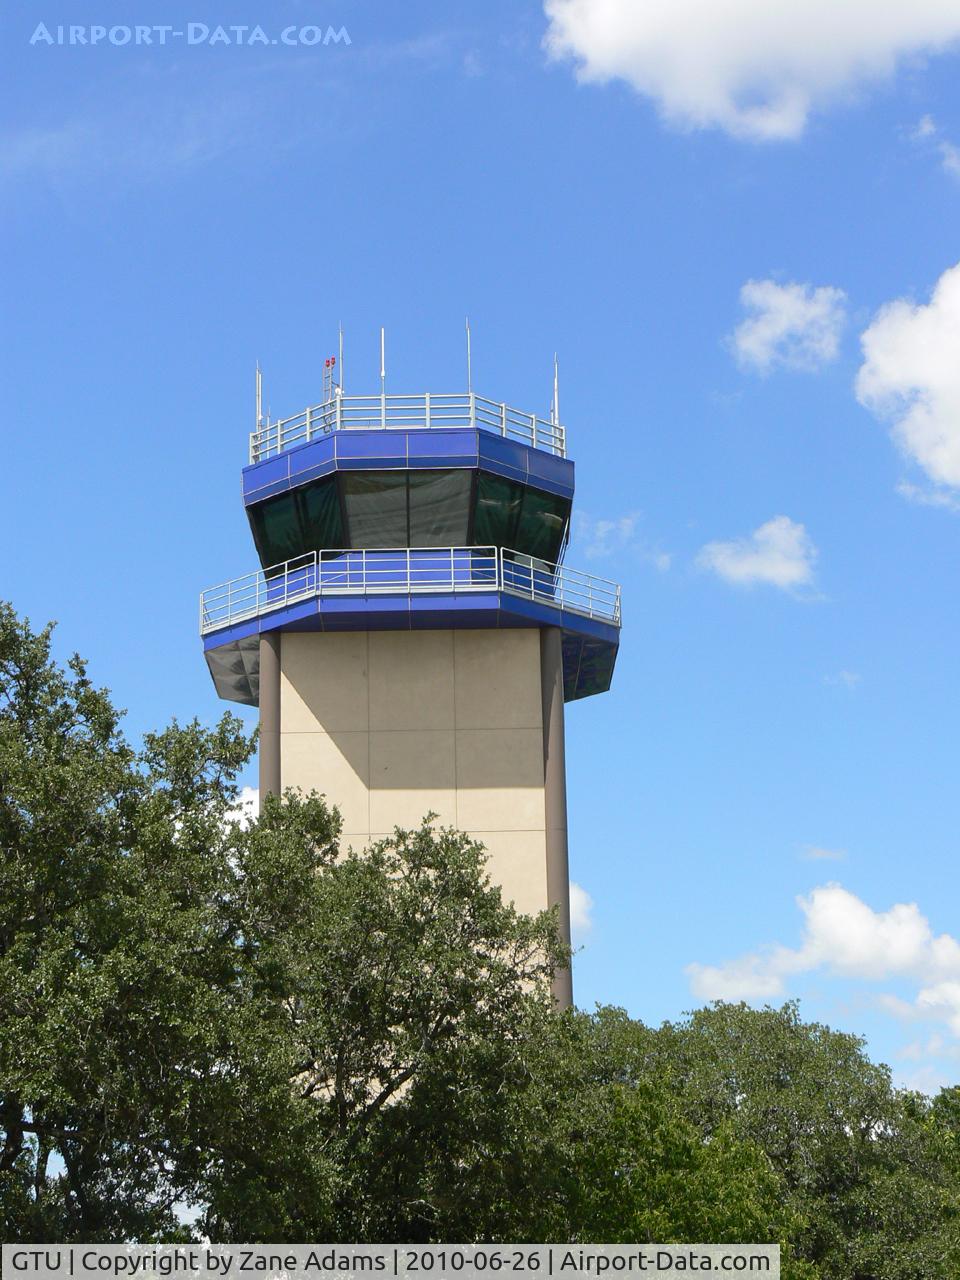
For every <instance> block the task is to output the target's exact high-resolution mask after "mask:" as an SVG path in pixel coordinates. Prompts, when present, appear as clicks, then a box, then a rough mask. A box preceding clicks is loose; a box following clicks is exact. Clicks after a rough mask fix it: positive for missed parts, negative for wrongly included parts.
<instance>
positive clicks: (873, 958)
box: [686, 884, 960, 1036]
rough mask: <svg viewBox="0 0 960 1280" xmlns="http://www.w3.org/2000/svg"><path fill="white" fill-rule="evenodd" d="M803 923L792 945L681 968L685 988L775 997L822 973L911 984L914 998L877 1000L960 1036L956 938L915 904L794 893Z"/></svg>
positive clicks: (724, 995) (831, 888) (827, 892)
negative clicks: (877, 904)
mask: <svg viewBox="0 0 960 1280" xmlns="http://www.w3.org/2000/svg"><path fill="white" fill-rule="evenodd" d="M797 905H798V907H799V908H800V910H801V911H802V913H803V917H804V927H803V937H802V941H801V945H800V946H799V947H798V948H790V947H783V946H772V947H768V948H766V949H763V950H760V951H756V952H752V953H748V954H747V955H743V956H739V957H738V958H737V959H735V960H732V961H730V962H729V963H727V964H724V965H702V964H691V965H689V966H688V967H687V970H686V972H687V975H688V977H689V979H690V986H691V990H692V991H693V993H694V995H695V996H697V997H698V998H699V999H702V1000H759V999H771V998H777V997H781V996H783V995H784V994H785V993H786V990H787V984H788V980H789V979H790V978H792V977H795V976H796V975H798V974H803V973H812V972H821V973H825V974H827V975H829V976H833V977H841V978H853V979H859V980H861V981H866V982H882V981H889V980H892V979H898V980H908V981H912V982H913V983H914V984H916V986H917V993H916V996H915V998H914V1000H913V1001H909V1000H904V999H903V998H902V997H900V996H898V995H893V994H890V993H883V994H882V995H880V996H879V998H878V1000H877V1003H878V1004H879V1005H880V1007H882V1008H884V1009H885V1010H886V1011H887V1012H888V1013H890V1014H892V1015H894V1016H895V1017H899V1018H905V1019H911V1018H917V1017H932V1018H935V1019H937V1020H939V1021H941V1022H943V1023H945V1024H946V1025H947V1026H948V1027H949V1028H950V1030H951V1031H953V1033H954V1034H955V1035H956V1036H960V942H958V941H957V939H956V938H954V937H952V936H951V935H950V934H946V933H942V934H939V935H935V934H934V933H933V930H932V929H931V927H930V922H929V921H928V920H927V918H926V916H924V915H923V914H922V913H921V911H920V908H919V907H918V906H917V904H916V903H913V902H910V903H902V902H901V903H896V904H895V905H894V906H892V907H890V908H889V910H887V911H874V910H873V908H872V907H870V906H868V905H867V903H865V902H863V901H862V899H860V898H858V897H857V896H856V895H855V894H853V893H850V892H849V891H848V890H847V889H844V888H843V886H842V885H839V884H826V885H822V886H820V887H819V888H817V889H814V890H813V892H812V893H810V894H809V895H807V896H805V897H799V898H797Z"/></svg>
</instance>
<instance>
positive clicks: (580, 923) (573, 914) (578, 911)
mask: <svg viewBox="0 0 960 1280" xmlns="http://www.w3.org/2000/svg"><path fill="white" fill-rule="evenodd" d="M592 911H593V899H592V898H591V897H590V895H589V893H587V891H586V889H584V888H583V886H582V885H579V884H577V882H576V881H575V880H571V881H570V932H571V933H572V934H573V935H574V937H576V936H577V934H580V935H583V934H585V933H589V932H590V930H591V929H592V928H593V916H592V915H591V912H592Z"/></svg>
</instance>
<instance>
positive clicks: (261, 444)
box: [250, 391, 567, 464]
mask: <svg viewBox="0 0 960 1280" xmlns="http://www.w3.org/2000/svg"><path fill="white" fill-rule="evenodd" d="M433 428H437V429H439V430H456V429H457V428H461V429H463V428H465V429H467V430H471V431H476V430H481V431H488V432H491V433H492V434H494V435H499V436H502V437H503V438H504V439H507V440H514V441H517V442H518V443H519V444H524V445H527V446H528V447H529V448H532V449H540V450H543V451H544V452H545V453H550V454H553V456H554V457H556V458H565V457H566V456H567V444H566V430H565V428H564V427H563V425H562V424H561V423H560V422H559V421H554V420H553V419H546V418H540V417H538V416H537V415H536V414H535V413H523V412H521V411H520V410H519V409H512V408H511V407H510V406H509V405H508V404H505V403H503V402H502V401H497V400H488V399H486V398H485V397H484V396H479V395H477V394H476V392H475V391H466V392H461V393H459V394H454V395H440V394H437V393H434V392H429V391H428V392H425V393H424V394H422V395H408V396H395V395H389V396H388V395H385V394H381V395H373V396H345V395H341V394H339V392H336V393H335V394H333V395H332V396H331V397H330V398H329V399H327V400H326V401H324V403H323V404H318V405H312V406H309V407H308V408H306V409H304V410H303V411H302V412H301V413H297V414H294V415H293V417H290V418H280V419H279V420H277V421H276V422H265V423H263V424H262V425H261V426H259V427H258V429H257V430H256V431H253V432H251V434H250V462H251V464H256V463H258V462H263V461H265V460H266V459H267V458H275V457H276V456H277V455H278V454H279V453H282V452H283V451H284V450H285V449H292V448H294V447H295V446H296V445H301V444H307V443H309V442H310V441H311V440H316V439H318V438H320V437H323V436H330V435H332V434H333V433H334V432H338V431H429V430H431V429H433Z"/></svg>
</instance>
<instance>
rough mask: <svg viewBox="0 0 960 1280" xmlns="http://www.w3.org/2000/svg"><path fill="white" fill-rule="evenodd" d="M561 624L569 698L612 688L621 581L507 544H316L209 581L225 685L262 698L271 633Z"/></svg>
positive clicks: (207, 635)
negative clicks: (262, 642) (338, 547)
mask: <svg viewBox="0 0 960 1280" xmlns="http://www.w3.org/2000/svg"><path fill="white" fill-rule="evenodd" d="M542 626H552V627H559V628H561V630H562V631H563V657H564V663H563V665H564V693H565V697H566V699H567V701H572V700H573V699H576V698H583V697H587V696H588V695H590V694H593V693H601V692H603V691H604V690H605V689H607V688H609V686H610V680H611V677H612V675H613V666H614V662H615V661H616V654H617V647H618V644H619V638H620V588H619V586H618V585H617V584H616V583H614V582H610V581H608V580H607V579H605V578H598V577H596V576H594V575H593V574H589V573H582V572H580V571H578V570H576V569H570V568H568V567H567V566H566V565H556V564H547V563H546V562H544V561H542V560H536V559H533V558H532V557H530V556H527V555H522V554H521V553H519V552H515V551H508V550H504V549H501V548H498V547H428V548H402V549H383V550H349V551H319V552H317V551H315V552H311V553H309V554H308V555H305V556H300V557H298V558H297V559H296V560H289V561H287V562H285V563H284V564H279V565H276V566H274V567H272V568H269V569H265V570H257V571H256V572H254V573H249V574H246V575H245V576H244V577H241V578H234V579H232V580H231V581H230V582H225V583H223V584H221V585H220V586H217V587H212V588H210V590H208V591H204V592H203V594H202V596H201V597H200V634H201V635H202V636H203V643H204V650H205V653H206V658H207V663H208V665H209V667H210V672H211V674H212V676H213V679H214V683H215V684H216V687H217V692H218V693H219V694H220V696H221V697H224V698H229V699H231V700H233V701H236V702H245V703H249V704H252V705H256V704H257V702H258V700H259V667H260V649H259V638H260V634H261V633H262V632H268V631H275V630H284V631H373V630H378V631H379V630H426V629H437V630H440V629H444V628H461V627H472V628H486V627H542Z"/></svg>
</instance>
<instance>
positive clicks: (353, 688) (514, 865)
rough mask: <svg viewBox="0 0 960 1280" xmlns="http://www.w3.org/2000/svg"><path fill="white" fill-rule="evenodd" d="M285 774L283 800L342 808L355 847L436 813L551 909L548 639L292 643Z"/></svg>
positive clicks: (522, 894)
mask: <svg viewBox="0 0 960 1280" xmlns="http://www.w3.org/2000/svg"><path fill="white" fill-rule="evenodd" d="M280 763H281V785H282V786H283V787H299V788H301V789H302V790H316V791H319V792H322V793H323V794H325V795H326V796H327V797H328V799H329V800H330V801H331V802H332V803H334V804H336V805H337V806H338V808H339V809H340V811H341V813H342V814H343V820H344V836H345V842H346V843H348V844H353V845H354V846H356V847H361V846H363V845H366V844H368V843H369V842H370V841H371V840H372V839H376V838H378V837H379V836H382V835H384V834H386V833H388V832H389V831H391V830H392V828H393V827H394V826H415V825H417V824H418V823H419V822H420V820H421V818H422V817H423V816H424V814H425V813H427V812H428V811H431V810H432V811H433V812H435V813H437V814H438V815H439V818H440V820H441V822H443V823H446V824H449V825H451V826H454V827H457V828H459V829H461V830H464V831H469V832H470V833H471V834H472V835H474V836H475V837H476V838H477V839H478V840H481V841H482V842H483V844H484V845H485V846H486V848H487V850H488V853H489V856H490V872H491V876H492V877H493V878H494V879H495V880H496V881H497V882H498V883H499V884H500V885H501V886H502V887H503V889H504V891H505V896H506V897H507V898H509V899H512V900H513V901H514V902H515V903H516V905H517V907H518V908H519V909H520V910H521V911H527V912H533V911H538V910H541V909H542V908H544V907H546V906H547V905H549V904H548V894H547V866H546V834H545V811H544V747H543V709H542V697H541V679H540V633H539V631H538V630H536V629H530V630H511V631H506V630H504V631H493V630H490V631H374V632H351V633H346V634H342V635H341V634H333V633H327V634H324V633H302V632H291V631H287V632H285V633H284V636H283V648H282V655H281V678H280Z"/></svg>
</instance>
